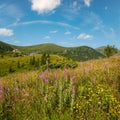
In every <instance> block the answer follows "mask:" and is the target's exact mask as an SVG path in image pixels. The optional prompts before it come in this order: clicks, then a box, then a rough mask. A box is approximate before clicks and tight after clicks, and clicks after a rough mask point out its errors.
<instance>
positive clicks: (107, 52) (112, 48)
mask: <svg viewBox="0 0 120 120" xmlns="http://www.w3.org/2000/svg"><path fill="white" fill-rule="evenodd" d="M117 52H118V49H117V48H115V46H109V45H107V47H106V48H105V49H104V53H105V55H106V56H107V57H110V56H112V55H114V54H116V53H117Z"/></svg>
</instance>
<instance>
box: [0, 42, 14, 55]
mask: <svg viewBox="0 0 120 120" xmlns="http://www.w3.org/2000/svg"><path fill="white" fill-rule="evenodd" d="M12 50H13V47H12V46H11V45H9V44H7V43H4V42H1V41H0V53H1V52H8V51H12Z"/></svg>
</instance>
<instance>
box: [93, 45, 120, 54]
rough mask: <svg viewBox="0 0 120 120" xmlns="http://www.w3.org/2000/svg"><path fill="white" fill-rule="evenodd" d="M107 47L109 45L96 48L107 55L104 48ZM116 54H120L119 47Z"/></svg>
mask: <svg viewBox="0 0 120 120" xmlns="http://www.w3.org/2000/svg"><path fill="white" fill-rule="evenodd" d="M106 47H107V46H101V47H98V48H96V49H95V50H97V51H98V52H100V53H101V54H103V55H105V54H104V49H105V48H106ZM115 55H120V50H119V49H118V52H117V53H116V54H115Z"/></svg>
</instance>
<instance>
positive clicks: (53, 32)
mask: <svg viewBox="0 0 120 120" xmlns="http://www.w3.org/2000/svg"><path fill="white" fill-rule="evenodd" d="M57 32H58V31H57V30H53V31H50V33H52V34H55V33H57Z"/></svg>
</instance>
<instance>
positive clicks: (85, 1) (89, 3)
mask: <svg viewBox="0 0 120 120" xmlns="http://www.w3.org/2000/svg"><path fill="white" fill-rule="evenodd" d="M91 1H92V0H84V3H85V5H86V6H87V7H90V5H91Z"/></svg>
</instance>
